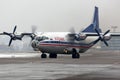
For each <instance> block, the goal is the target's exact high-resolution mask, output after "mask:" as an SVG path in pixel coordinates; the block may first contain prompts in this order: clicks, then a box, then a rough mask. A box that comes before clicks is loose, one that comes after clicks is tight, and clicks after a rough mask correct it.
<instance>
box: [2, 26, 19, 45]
mask: <svg viewBox="0 0 120 80" xmlns="http://www.w3.org/2000/svg"><path fill="white" fill-rule="evenodd" d="M16 28H17V26H15V27H14V29H13V33H8V32H3V34H5V35H8V36H10V41H9V44H8V46H10V45H11V43H12V41H13V40H15V39H16V35H15V31H16Z"/></svg>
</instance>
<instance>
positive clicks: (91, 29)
mask: <svg viewBox="0 0 120 80" xmlns="http://www.w3.org/2000/svg"><path fill="white" fill-rule="evenodd" d="M95 29H97V30H98V31H99V32H100V33H101V29H100V28H99V12H98V7H95V11H94V17H93V22H92V24H90V25H89V26H88V27H87V28H85V29H84V30H83V31H82V32H92V33H96V31H95Z"/></svg>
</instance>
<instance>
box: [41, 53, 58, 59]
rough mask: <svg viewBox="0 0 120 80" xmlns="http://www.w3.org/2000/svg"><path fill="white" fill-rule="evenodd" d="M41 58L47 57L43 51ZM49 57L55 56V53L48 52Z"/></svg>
mask: <svg viewBox="0 0 120 80" xmlns="http://www.w3.org/2000/svg"><path fill="white" fill-rule="evenodd" d="M41 58H47V55H46V54H45V53H42V54H41ZM49 58H57V54H54V53H50V54H49Z"/></svg>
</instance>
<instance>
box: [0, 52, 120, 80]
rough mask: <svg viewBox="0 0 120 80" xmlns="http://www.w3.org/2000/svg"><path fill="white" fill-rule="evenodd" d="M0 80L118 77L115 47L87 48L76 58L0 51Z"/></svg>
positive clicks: (111, 79)
mask: <svg viewBox="0 0 120 80" xmlns="http://www.w3.org/2000/svg"><path fill="white" fill-rule="evenodd" d="M0 80H120V52H119V51H88V52H86V53H83V54H81V58H80V59H72V58H71V55H58V58H57V59H49V58H47V59H41V58H40V53H0Z"/></svg>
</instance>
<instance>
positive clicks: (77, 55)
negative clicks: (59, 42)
mask: <svg viewBox="0 0 120 80" xmlns="http://www.w3.org/2000/svg"><path fill="white" fill-rule="evenodd" d="M72 58H73V59H78V58H80V54H79V53H77V51H76V49H74V48H73V49H72Z"/></svg>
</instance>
